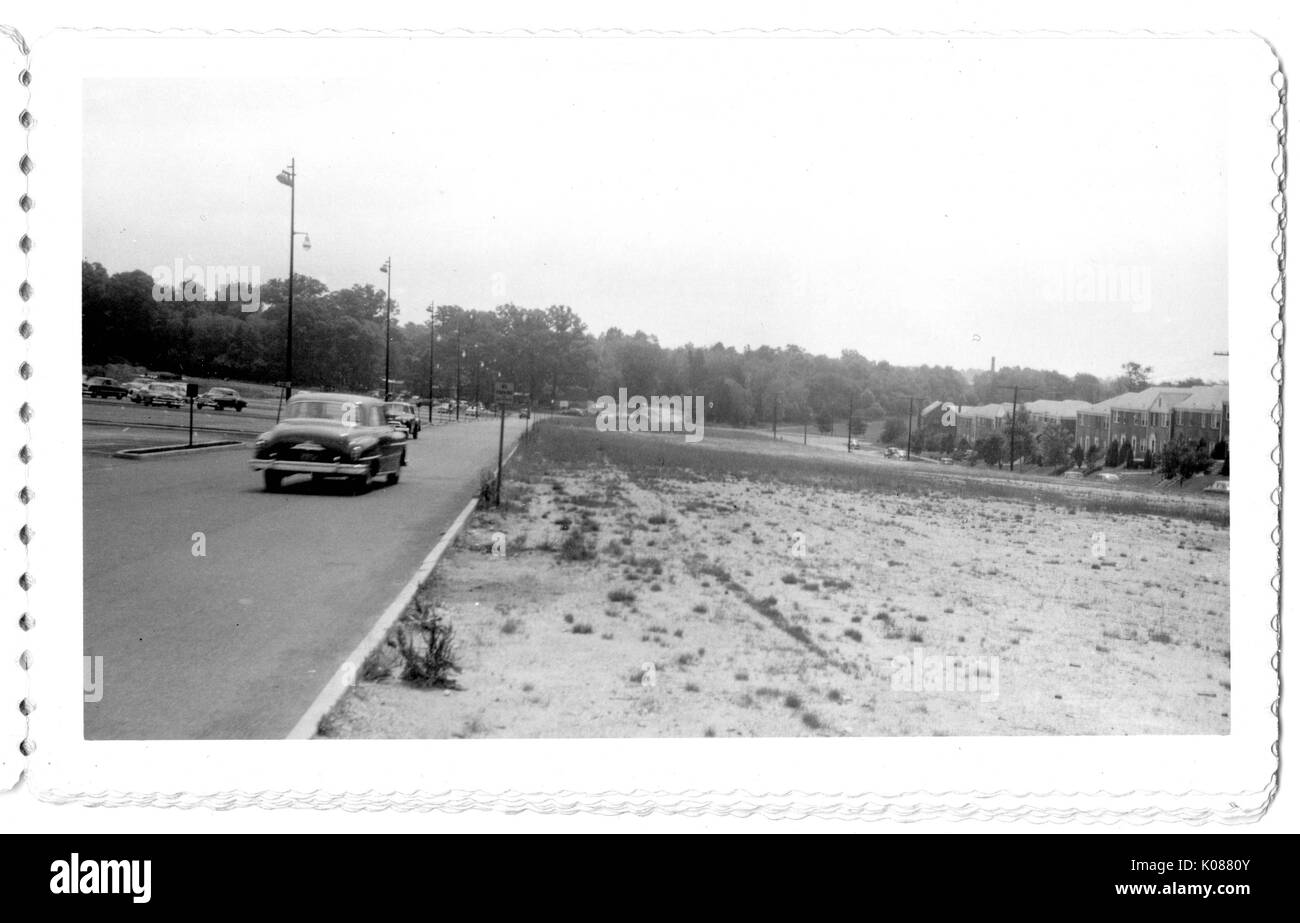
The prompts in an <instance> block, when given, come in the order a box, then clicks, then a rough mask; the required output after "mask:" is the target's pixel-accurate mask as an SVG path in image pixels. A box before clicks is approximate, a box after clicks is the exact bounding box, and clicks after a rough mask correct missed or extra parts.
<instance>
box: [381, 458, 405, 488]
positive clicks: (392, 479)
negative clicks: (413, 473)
mask: <svg viewBox="0 0 1300 923" xmlns="http://www.w3.org/2000/svg"><path fill="white" fill-rule="evenodd" d="M401 464H402V465H404V464H406V458H405V456H403V458H402V462H401ZM401 479H402V468H401V465H399V466H398V468H397V470H396V471H392V472H389V475H388V477H387V478H385V479H384V482H385V483H386V484H388V486H389V487H392V486H393V485H394V484H396V483H397V482H398V481H400V480H401Z"/></svg>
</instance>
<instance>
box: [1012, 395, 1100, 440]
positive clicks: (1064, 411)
mask: <svg viewBox="0 0 1300 923" xmlns="http://www.w3.org/2000/svg"><path fill="white" fill-rule="evenodd" d="M1088 406H1089V404H1088V402H1087V401H1074V400H1070V401H1029V402H1028V403H1026V404H1022V405H1021V408H1020V412H1021V413H1025V414H1028V416H1029V425H1030V426H1031V427H1032V428H1033V429H1034V430H1035V431H1037V430H1040V429H1042V428H1043V427H1044V426H1047V425H1048V424H1049V423H1051V424H1055V425H1057V426H1059V427H1061V429H1063V430H1064V431H1065V432H1066V433H1068V434H1069V436H1070V438H1071V439H1073V438H1074V434H1075V430H1076V426H1077V417H1078V413H1079V411H1080V410H1082V409H1084V408H1086V407H1088Z"/></svg>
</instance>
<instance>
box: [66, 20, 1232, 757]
mask: <svg viewBox="0 0 1300 923" xmlns="http://www.w3.org/2000/svg"><path fill="white" fill-rule="evenodd" d="M998 50H999V54H997V55H990V54H988V53H987V51H988V49H987V48H986V47H985V46H983V45H982V44H980V43H966V44H956V45H948V46H936V47H934V48H932V49H930V50H929V52H928V53H926V54H922V55H912V56H910V57H909V59H908V60H907V61H902V60H900V59H899V58H898V57H896V56H894V55H892V54H889V53H885V54H883V55H879V56H877V55H874V54H867V55H861V54H860V49H858V48H856V47H854V46H852V45H834V44H830V45H827V44H822V43H817V42H803V43H800V42H792V43H790V44H783V45H780V46H779V47H777V48H770V47H763V48H762V50H761V55H762V57H763V59H764V62H763V64H764V66H763V67H762V68H759V67H757V66H756V65H757V64H758V62H757V61H756V60H755V57H756V55H755V49H753V48H752V47H747V46H745V45H743V44H739V45H726V44H723V43H713V42H696V43H681V44H673V43H669V44H667V45H666V47H665V46H659V45H650V46H647V47H640V48H634V47H629V46H626V45H620V44H618V43H613V44H610V45H606V46H601V47H598V48H597V49H595V50H594V51H592V52H586V51H585V50H584V51H583V52H579V53H577V54H574V55H572V56H569V57H568V58H567V59H565V58H561V57H559V56H556V55H554V54H553V53H552V49H550V48H548V47H545V46H544V45H541V44H532V43H527V42H524V43H506V44H503V45H499V46H495V47H488V48H487V49H486V51H485V50H484V49H476V52H475V55H474V58H473V59H466V58H463V57H462V56H460V55H458V54H456V53H454V52H453V53H452V54H449V55H447V56H445V57H442V56H439V57H438V58H435V59H433V60H430V61H429V62H428V63H427V64H426V65H425V66H423V67H420V68H419V69H418V70H417V74H418V77H417V78H416V79H411V80H407V81H401V82H398V81H394V80H385V79H384V78H383V77H370V78H357V79H339V80H327V81H315V80H311V81H309V80H301V79H286V80H284V81H275V82H272V83H270V84H269V85H268V83H267V82H265V81H252V80H244V79H240V78H239V77H237V76H236V77H211V78H200V79H194V80H182V81H166V80H157V79H102V80H101V79H88V80H87V81H86V83H85V87H84V123H83V148H82V164H83V171H84V173H83V176H84V180H83V193H84V199H83V210H84V221H83V226H82V239H83V251H84V252H83V261H82V265H81V273H82V301H81V316H82V335H81V359H82V363H83V368H82V372H83V379H82V403H81V436H82V462H83V472H84V475H83V485H84V487H83V489H84V500H83V506H84V511H85V531H84V552H85V558H84V593H85V612H84V622H85V640H86V652H85V657H86V666H85V675H86V678H87V692H88V694H87V698H86V704H85V727H86V735H87V737H88V738H92V739H100V738H103V739H142V738H144V739H147V738H177V739H188V738H208V737H215V738H227V737H234V738H262V737H284V736H286V735H287V734H289V733H290V732H291V731H293V732H296V733H299V734H301V733H303V732H304V731H306V732H308V733H310V734H312V735H315V736H324V737H336V736H339V737H363V738H367V737H403V738H470V737H558V738H565V737H583V736H592V735H598V736H608V737H642V736H649V737H720V736H721V737H725V736H763V737H799V736H808V735H815V736H822V735H848V736H877V735H897V736H912V735H955V736H971V735H1016V734H1030V735H1127V734H1226V733H1228V732H1229V730H1230V728H1231V721H1230V711H1229V703H1230V700H1231V689H1232V687H1231V682H1230V666H1231V662H1232V646H1231V640H1230V632H1229V626H1230V604H1229V590H1230V586H1231V580H1230V568H1229V551H1230V547H1231V518H1230V511H1229V497H1230V485H1231V483H1232V478H1231V470H1230V466H1231V461H1232V458H1231V456H1232V453H1231V426H1230V419H1231V400H1230V390H1229V389H1230V378H1231V376H1230V357H1229V350H1228V336H1227V334H1228V307H1229V306H1228V298H1227V278H1226V277H1227V242H1226V227H1225V222H1224V214H1225V187H1224V172H1225V157H1226V154H1225V136H1224V124H1225V123H1224V107H1225V105H1226V100H1225V99H1224V96H1223V94H1222V88H1221V84H1220V82H1219V81H1218V79H1217V77H1216V75H1215V74H1214V73H1213V72H1212V71H1210V72H1201V73H1197V72H1196V71H1195V68H1192V67H1180V66H1179V64H1180V63H1185V64H1189V65H1190V64H1192V63H1193V59H1192V58H1190V57H1189V56H1180V55H1179V54H1177V53H1176V52H1177V49H1176V48H1175V49H1165V48H1158V47H1151V45H1150V44H1146V43H1130V44H1128V45H1126V46H1125V47H1123V48H1122V49H1120V50H1119V51H1118V53H1116V54H1115V55H1114V56H1112V57H1109V58H1108V59H1107V60H1108V63H1109V66H1108V68H1107V71H1106V72H1105V73H1099V72H1098V71H1097V70H1096V69H1095V68H1094V67H1093V66H1090V61H1089V58H1090V57H1091V56H1092V53H1093V52H1094V50H1095V49H1093V48H1089V47H1072V46H1069V45H1067V46H1066V47H1065V48H1064V49H1063V48H1062V47H1061V46H1060V45H1059V44H1053V43H1042V44H1032V43H1022V44H1018V45H1014V46H1003V47H1000V48H999V49H998ZM1153 57H1155V58H1160V59H1168V61H1167V66H1162V67H1160V68H1153V67H1151V66H1150V65H1151V63H1152V59H1153ZM1049 58H1054V59H1057V63H1056V66H1055V67H1054V68H1052V69H1051V70H1050V71H1046V70H1044V67H1045V66H1046V64H1047V63H1048V59H1049ZM666 64H670V65H671V69H672V71H673V79H672V80H671V81H666V80H665V79H664V68H665V65H666ZM770 65H774V66H770ZM912 68H918V69H919V68H924V69H926V70H927V71H929V72H930V73H931V75H932V77H933V75H934V74H935V73H936V72H937V73H938V74H939V77H938V78H937V80H936V83H937V85H938V86H941V87H942V88H943V93H942V94H941V95H936V96H934V97H932V98H929V99H927V100H925V103H926V104H925V105H923V106H918V105H917V102H918V100H916V99H915V98H907V97H900V96H898V95H896V94H895V93H893V92H891V91H888V90H887V89H886V88H887V85H888V83H889V79H888V78H889V77H890V76H891V75H892V77H893V78H894V79H895V80H898V81H899V82H903V83H906V82H908V80H907V78H908V76H909V74H908V72H909V70H910V69H912ZM1028 75H1033V79H1032V80H1029V79H1026V78H1027V76H1028ZM849 76H853V77H855V78H856V79H855V80H854V81H852V82H851V83H850V82H849V81H847V80H846V79H845V78H847V77H849ZM841 81H843V83H841ZM1189 81H1190V82H1191V84H1192V85H1189ZM470 84H472V85H473V86H474V94H473V96H472V97H467V96H466V94H465V92H464V89H465V87H466V86H467V85H470ZM837 84H838V86H837ZM828 87H835V88H836V91H835V92H831V93H827V92H825V90H826V88H828ZM1048 98H1050V99H1052V100H1053V101H1054V105H1053V106H1052V107H1051V108H1050V109H1044V108H1043V107H1042V106H1041V103H1042V101H1043V100H1044V99H1048ZM362 111H364V112H365V117H364V119H356V118H353V117H352V116H351V115H349V114H350V113H359V112H362ZM415 113H418V117H417V118H414V119H412V118H410V116H411V115H412V114H415ZM232 130H234V131H232ZM977 137H978V140H975V139H976V138H977ZM200 178H201V182H196V180H198V179H200ZM507 456H508V459H507ZM467 502H472V503H473V509H472V511H471V512H470V513H469V514H468V516H461V515H460V513H461V511H462V509H463V508H466V505H467ZM440 539H446V542H445V544H444V546H443V549H442V553H441V555H440V556H439V557H438V559H437V560H436V562H434V563H433V566H432V567H431V568H421V562H422V561H424V560H425V559H426V556H427V555H428V554H429V551H430V549H431V548H433V547H434V546H435V544H438V543H439V540H440ZM417 570H418V572H419V573H420V574H421V576H422V579H421V580H419V581H418V584H417V585H415V586H414V587H412V588H413V590H414V592H413V593H409V592H407V593H402V592H401V591H402V589H403V587H404V586H405V585H408V583H409V582H410V580H411V574H412V573H413V572H416V571H417ZM426 571H427V573H426ZM399 595H400V600H399V603H398V606H399V607H400V612H394V611H393V610H389V612H388V614H389V618H388V619H386V622H387V624H386V627H385V631H384V632H383V634H382V636H380V635H377V634H374V633H372V629H373V628H374V626H375V624H376V620H377V619H379V618H380V616H381V614H382V613H384V612H385V610H386V607H389V606H390V603H391V602H392V600H393V598H394V597H395V596H399ZM394 615H395V616H396V617H395V618H394V617H392V616H394ZM363 641H364V642H365V643H366V645H368V646H369V649H367V647H365V646H362V647H358V645H359V644H361V643H362V642H363ZM349 658H351V659H349ZM341 665H345V667H346V669H347V671H348V675H347V677H346V678H347V680H348V682H347V683H346V691H344V692H343V693H342V694H340V695H338V696H337V698H336V699H335V700H334V701H332V702H330V703H329V707H328V709H326V710H324V711H321V710H320V709H319V708H317V709H316V712H319V714H317V713H316V712H313V713H312V718H314V719H315V721H314V725H313V726H311V727H308V728H305V729H304V728H302V727H300V726H299V725H300V720H301V719H302V717H303V716H304V715H305V714H307V713H308V711H309V709H310V707H311V706H312V705H313V703H314V701H315V699H316V697H317V695H318V694H319V693H320V691H321V689H322V687H323V686H324V685H325V681H326V680H327V679H329V678H330V677H332V676H333V675H334V674H335V673H336V672H337V671H338V670H339V669H340V666H341Z"/></svg>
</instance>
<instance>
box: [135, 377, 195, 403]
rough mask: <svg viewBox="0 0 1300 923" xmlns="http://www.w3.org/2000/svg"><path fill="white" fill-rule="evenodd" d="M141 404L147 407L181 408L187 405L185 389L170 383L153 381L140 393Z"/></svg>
mask: <svg viewBox="0 0 1300 923" xmlns="http://www.w3.org/2000/svg"><path fill="white" fill-rule="evenodd" d="M140 403H142V404H144V405H145V406H146V407H179V406H181V404H183V403H185V388H184V387H183V386H182V385H177V384H172V383H171V382H168V381H151V382H149V385H148V387H146V388H145V389H144V390H143V391H141V392H140Z"/></svg>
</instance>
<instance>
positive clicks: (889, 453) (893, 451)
mask: <svg viewBox="0 0 1300 923" xmlns="http://www.w3.org/2000/svg"><path fill="white" fill-rule="evenodd" d="M902 454H903V453H902V452H900V451H898V448H897V447H896V446H892V445H891V446H890V447H889V448H887V449H885V458H898V456H900V455H902Z"/></svg>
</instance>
